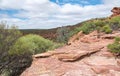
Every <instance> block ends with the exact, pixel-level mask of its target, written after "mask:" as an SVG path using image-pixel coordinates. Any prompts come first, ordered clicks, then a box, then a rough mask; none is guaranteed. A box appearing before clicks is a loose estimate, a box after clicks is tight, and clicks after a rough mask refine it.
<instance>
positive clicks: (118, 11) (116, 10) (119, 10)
mask: <svg viewBox="0 0 120 76" xmlns="http://www.w3.org/2000/svg"><path fill="white" fill-rule="evenodd" d="M111 12H112V13H113V14H112V15H111V17H114V16H118V15H120V7H114V8H113V9H112V10H111Z"/></svg>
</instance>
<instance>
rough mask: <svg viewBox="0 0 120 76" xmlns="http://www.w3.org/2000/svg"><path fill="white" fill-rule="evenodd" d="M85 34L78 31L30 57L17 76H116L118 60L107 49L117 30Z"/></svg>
mask: <svg viewBox="0 0 120 76" xmlns="http://www.w3.org/2000/svg"><path fill="white" fill-rule="evenodd" d="M97 35H98V33H97V32H96V31H94V32H92V33H90V34H89V35H83V34H82V32H80V33H78V35H76V36H77V39H76V40H75V38H73V40H70V42H71V44H70V45H66V46H64V47H61V48H58V49H55V50H54V51H49V52H46V53H42V54H37V55H34V56H33V59H34V60H33V62H32V65H31V67H29V68H28V69H26V70H25V71H24V72H23V73H22V74H21V76H120V59H119V58H116V57H115V56H114V55H113V54H112V53H111V52H109V51H108V49H107V45H108V44H111V43H113V41H114V37H115V36H120V33H119V32H115V33H112V34H103V33H101V34H100V37H99V38H98V37H97Z"/></svg>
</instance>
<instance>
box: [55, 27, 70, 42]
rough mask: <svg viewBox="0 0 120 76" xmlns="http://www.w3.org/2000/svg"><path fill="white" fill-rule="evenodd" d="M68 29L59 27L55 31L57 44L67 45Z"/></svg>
mask: <svg viewBox="0 0 120 76" xmlns="http://www.w3.org/2000/svg"><path fill="white" fill-rule="evenodd" d="M69 37H70V35H69V28H68V27H61V28H59V29H58V30H57V42H59V43H67V42H68V39H69Z"/></svg>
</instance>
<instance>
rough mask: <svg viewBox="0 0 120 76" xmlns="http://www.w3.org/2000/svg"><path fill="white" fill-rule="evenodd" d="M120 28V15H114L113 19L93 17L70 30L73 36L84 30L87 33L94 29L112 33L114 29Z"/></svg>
mask: <svg viewBox="0 0 120 76" xmlns="http://www.w3.org/2000/svg"><path fill="white" fill-rule="evenodd" d="M119 29H120V16H116V17H113V18H111V19H93V20H91V21H88V22H84V23H82V24H81V26H80V27H77V28H75V29H74V30H72V31H71V32H70V34H71V36H72V35H74V34H76V33H78V32H79V31H83V33H85V34H89V33H90V32H92V31H94V30H98V31H100V32H105V33H107V34H108V33H111V32H112V31H113V30H119Z"/></svg>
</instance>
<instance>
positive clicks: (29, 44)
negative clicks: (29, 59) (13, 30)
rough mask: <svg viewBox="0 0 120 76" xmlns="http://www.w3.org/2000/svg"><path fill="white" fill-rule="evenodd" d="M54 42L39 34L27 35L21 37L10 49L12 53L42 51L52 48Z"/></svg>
mask: <svg viewBox="0 0 120 76" xmlns="http://www.w3.org/2000/svg"><path fill="white" fill-rule="evenodd" d="M53 45H54V44H53V42H52V41H50V40H47V39H44V38H43V37H41V36H38V35H32V34H30V35H26V36H23V37H21V38H19V39H18V40H17V41H16V43H15V44H14V46H13V47H12V48H11V49H10V51H9V53H10V54H17V55H19V54H25V53H32V54H36V53H42V52H45V51H47V50H49V49H52V46H53Z"/></svg>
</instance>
